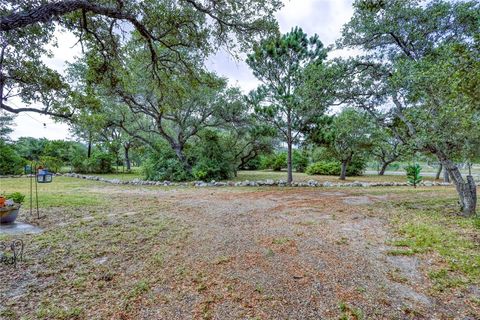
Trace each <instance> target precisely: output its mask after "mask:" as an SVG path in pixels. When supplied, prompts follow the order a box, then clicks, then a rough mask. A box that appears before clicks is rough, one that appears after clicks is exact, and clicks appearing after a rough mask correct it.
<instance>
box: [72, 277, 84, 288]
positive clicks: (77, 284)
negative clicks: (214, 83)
mask: <svg viewBox="0 0 480 320" xmlns="http://www.w3.org/2000/svg"><path fill="white" fill-rule="evenodd" d="M86 280H87V279H85V278H84V277H77V278H75V279H74V280H73V281H72V285H73V286H74V287H75V288H77V289H84V288H85V287H86Z"/></svg>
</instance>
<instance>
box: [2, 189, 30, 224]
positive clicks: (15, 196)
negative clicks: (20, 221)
mask: <svg viewBox="0 0 480 320" xmlns="http://www.w3.org/2000/svg"><path fill="white" fill-rule="evenodd" d="M2 197H3V198H5V199H6V200H5V202H4V205H3V207H0V223H2V224H5V223H13V222H14V221H15V219H17V216H18V211H19V210H20V207H21V206H22V203H23V201H24V200H25V195H23V194H21V193H20V192H14V193H11V194H6V195H3V196H2Z"/></svg>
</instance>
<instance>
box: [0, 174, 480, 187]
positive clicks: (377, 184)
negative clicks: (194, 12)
mask: <svg viewBox="0 0 480 320" xmlns="http://www.w3.org/2000/svg"><path fill="white" fill-rule="evenodd" d="M55 176H63V177H69V178H77V179H84V180H92V181H100V182H105V183H110V184H124V185H136V186H164V187H199V188H201V187H264V186H266V187H287V186H288V185H287V181H285V180H271V179H267V180H258V181H248V180H245V181H237V182H235V181H226V182H225V181H211V182H204V181H192V182H171V181H148V180H141V179H133V180H120V179H107V178H103V177H99V176H90V175H85V174H78V173H64V174H61V173H57V174H55ZM27 177H30V175H7V176H0V178H27ZM451 185H452V184H451V183H445V182H434V181H423V182H421V183H420V184H419V186H422V187H440V186H443V187H445V186H451ZM477 185H478V184H477ZM408 186H410V185H409V184H408V183H406V182H360V181H354V182H345V183H342V182H330V181H325V182H319V181H316V180H309V181H298V182H296V181H294V182H293V183H292V185H291V187H324V188H344V187H347V188H348V187H354V188H369V187H408Z"/></svg>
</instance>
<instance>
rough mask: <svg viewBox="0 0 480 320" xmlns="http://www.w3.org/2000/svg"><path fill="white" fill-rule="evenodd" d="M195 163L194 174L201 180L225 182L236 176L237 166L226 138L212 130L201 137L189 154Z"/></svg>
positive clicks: (203, 133)
mask: <svg viewBox="0 0 480 320" xmlns="http://www.w3.org/2000/svg"><path fill="white" fill-rule="evenodd" d="M189 155H190V159H191V160H192V162H193V163H194V166H193V169H192V173H193V176H194V177H195V178H196V179H199V180H205V181H208V180H224V179H229V178H231V177H232V176H233V175H234V172H235V169H236V165H235V162H234V160H233V158H234V157H233V155H232V152H231V150H230V149H229V147H228V144H227V143H226V137H225V136H223V135H221V134H220V133H217V132H215V131H212V130H206V131H204V132H202V133H201V134H200V136H199V141H198V142H197V143H195V144H194V145H193V147H192V149H191V150H190V152H189Z"/></svg>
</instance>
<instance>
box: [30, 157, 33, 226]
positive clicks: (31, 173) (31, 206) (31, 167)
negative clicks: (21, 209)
mask: <svg viewBox="0 0 480 320" xmlns="http://www.w3.org/2000/svg"><path fill="white" fill-rule="evenodd" d="M32 169H33V162H32V163H31V166H30V217H31V216H32V214H33V181H32V179H33V172H32Z"/></svg>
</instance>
